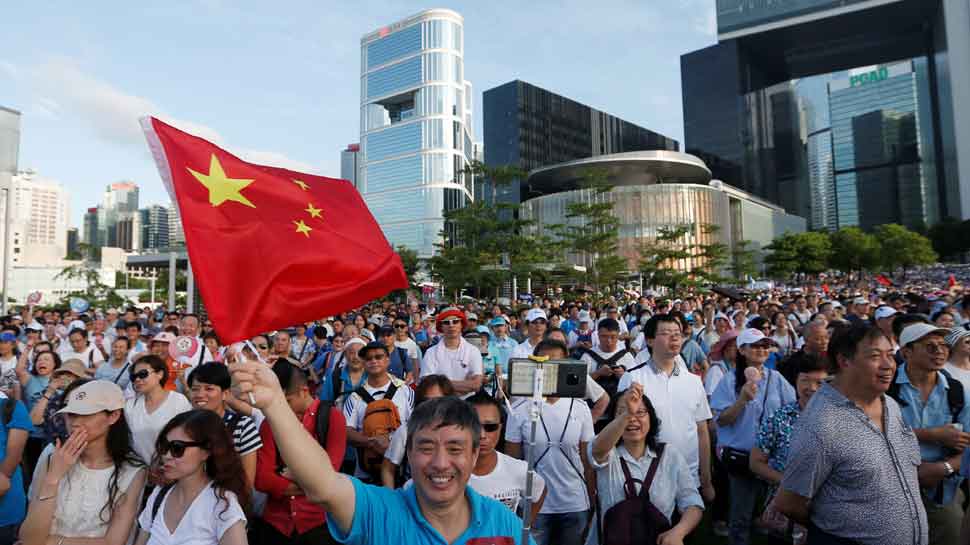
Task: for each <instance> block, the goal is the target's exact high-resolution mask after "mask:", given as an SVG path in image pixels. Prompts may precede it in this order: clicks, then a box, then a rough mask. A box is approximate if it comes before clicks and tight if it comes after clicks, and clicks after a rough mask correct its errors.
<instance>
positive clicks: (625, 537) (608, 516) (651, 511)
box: [599, 443, 671, 545]
mask: <svg viewBox="0 0 970 545" xmlns="http://www.w3.org/2000/svg"><path fill="white" fill-rule="evenodd" d="M663 452H664V444H662V443H661V444H659V445H657V457H656V458H654V459H653V461H652V462H650V469H648V470H647V475H646V476H645V477H644V479H643V481H639V480H638V479H634V478H633V476H632V475H631V474H630V468H629V466H628V465H627V463H626V460H625V459H624V458H623V457H622V456H618V458H619V460H620V467H621V468H622V469H623V476H624V477H626V481H625V482H624V483H623V492H624V494H625V496H626V498H625V499H623V500H622V501H620V502H619V503H617V504H616V505H614V506H613V507H610V508H609V509H607V510H606V513H605V514H602V510H601V515H600V517H599V524H600V543H601V544H602V545H640V544H643V543H656V542H657V537H658V536H659V535H660V534H662V533H664V532H666V531H667V530H669V529H670V528H671V524H670V521H669V520H667V517H666V516H665V515H664V514H663V513H661V512H660V510H659V509H657V507H656V506H655V505H654V504H653V502H651V501H650V485H651V484H653V478H654V475H656V473H657V468H658V467H659V466H660V458H661V457H662V456H663ZM638 482H639V483H640V493H639V494H638V493H637V491H636V483H638Z"/></svg>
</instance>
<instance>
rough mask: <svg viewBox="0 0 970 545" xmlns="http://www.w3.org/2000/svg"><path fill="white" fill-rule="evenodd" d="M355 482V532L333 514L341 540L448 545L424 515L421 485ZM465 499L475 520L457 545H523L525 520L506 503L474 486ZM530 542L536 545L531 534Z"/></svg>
mask: <svg viewBox="0 0 970 545" xmlns="http://www.w3.org/2000/svg"><path fill="white" fill-rule="evenodd" d="M351 482H353V484H354V494H355V496H356V501H355V507H354V521H353V524H352V525H351V527H350V531H349V532H348V533H344V532H341V531H340V528H338V527H337V524H336V523H335V522H334V520H333V519H332V518H330V514H329V513H328V514H327V526H328V527H329V528H330V534H331V535H333V537H334V539H336V540H337V541H338V542H340V543H349V544H352V545H365V544H367V545H370V544H378V543H380V544H384V543H406V544H407V545H448V543H447V542H446V541H445V540H444V538H443V537H441V534H440V533H438V531H437V530H435V529H434V527H432V526H431V524H430V523H429V522H428V521H427V519H425V518H424V515H423V514H422V513H421V509H420V507H418V500H417V497H415V495H414V494H415V487H413V486H409V487H407V488H402V489H398V490H391V489H389V488H384V487H382V486H373V485H367V484H364V483H362V482H360V481H359V480H357V479H354V478H351ZM465 495H466V496H467V497H468V502H469V503H470V504H471V520H470V521H469V523H468V529H467V530H465V533H463V534H462V535H461V536H459V537H458V539H456V540H455V541H454V545H485V544H489V545H490V544H495V545H521V540H522V520H521V519H519V517H517V516H515V513H513V512H512V511H510V510H509V509H508V508H507V507H505V505H503V504H502V503H501V502H499V501H497V500H493V499H491V498H486V497H484V496H482V495H480V494H478V493H477V492H475V491H474V490H472V488H471V487H470V486H466V487H465ZM529 544H531V545H535V541H534V540H533V539H532V537H531V536H530V537H529Z"/></svg>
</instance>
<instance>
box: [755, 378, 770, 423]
mask: <svg viewBox="0 0 970 545" xmlns="http://www.w3.org/2000/svg"><path fill="white" fill-rule="evenodd" d="M766 370H767V372H768V381H767V382H765V391H764V395H763V396H762V398H761V414H760V415H758V428H759V429H760V428H762V427H764V424H765V413H766V412H768V407H767V404H768V390H770V389H771V375H772V372H771V369H766Z"/></svg>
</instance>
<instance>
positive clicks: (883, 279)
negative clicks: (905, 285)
mask: <svg viewBox="0 0 970 545" xmlns="http://www.w3.org/2000/svg"><path fill="white" fill-rule="evenodd" d="M876 282H879V283H880V284H882V285H883V286H886V287H887V288H888V287H889V286H892V285H893V281H892V280H890V279H888V278H886V276H885V275H883V274H877V275H876Z"/></svg>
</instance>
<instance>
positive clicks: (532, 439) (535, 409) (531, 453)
mask: <svg viewBox="0 0 970 545" xmlns="http://www.w3.org/2000/svg"><path fill="white" fill-rule="evenodd" d="M529 359H531V360H533V361H535V362H536V370H535V375H533V377H532V407H531V408H530V410H529V420H530V421H532V433H531V434H530V436H529V449H528V454H527V456H528V460H529V470H528V472H527V473H526V478H525V498H524V501H523V503H522V541H520V543H529V533H530V531H531V530H532V494H533V492H532V490H533V486H534V484H533V483H534V482H535V474H536V456H535V446H536V429H537V427H538V425H539V419H540V418H541V417H542V375H543V372H542V362H543V361H545V360H548V359H549V358H541V359H540V358H538V357H535V356H531V357H530V358H529Z"/></svg>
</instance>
